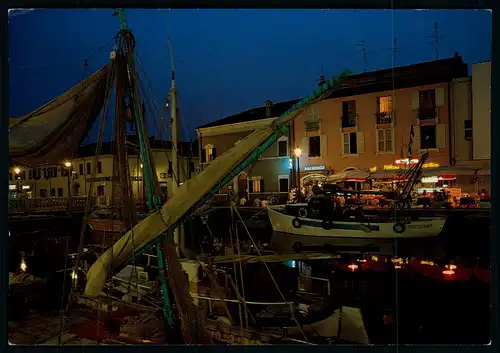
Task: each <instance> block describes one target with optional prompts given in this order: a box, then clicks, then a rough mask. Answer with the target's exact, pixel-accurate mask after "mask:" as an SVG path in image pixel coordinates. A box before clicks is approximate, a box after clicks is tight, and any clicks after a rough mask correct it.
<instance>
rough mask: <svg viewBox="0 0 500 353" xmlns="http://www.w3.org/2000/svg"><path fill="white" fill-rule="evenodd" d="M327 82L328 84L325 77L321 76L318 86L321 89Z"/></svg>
mask: <svg viewBox="0 0 500 353" xmlns="http://www.w3.org/2000/svg"><path fill="white" fill-rule="evenodd" d="M325 82H326V80H325V76H324V75H321V76H320V77H319V81H318V86H319V87H321V86H323V84H324V83H325Z"/></svg>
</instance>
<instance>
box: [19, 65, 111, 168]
mask: <svg viewBox="0 0 500 353" xmlns="http://www.w3.org/2000/svg"><path fill="white" fill-rule="evenodd" d="M110 67H111V66H110V65H106V66H104V67H103V68H102V69H100V70H99V71H97V72H96V73H94V74H93V75H91V76H89V77H87V78H86V79H85V80H83V81H82V82H80V83H78V84H77V85H75V86H74V87H72V88H70V89H69V90H67V91H66V92H64V93H63V94H62V95H60V96H59V97H57V98H55V99H54V100H52V101H51V102H49V103H47V104H45V105H44V106H42V107H41V108H38V109H37V110H35V111H33V112H31V113H29V114H27V115H25V116H23V117H21V118H17V119H12V118H11V119H9V155H10V158H11V160H12V162H13V163H15V164H19V165H26V166H32V167H33V166H39V165H47V164H52V165H54V164H61V163H62V161H64V160H65V159H66V158H71V157H73V156H74V155H75V154H76V152H77V150H78V147H79V146H80V144H81V142H82V141H83V139H84V138H85V137H86V136H87V134H88V132H89V130H90V128H91V127H92V124H93V123H94V121H95V120H96V119H97V117H98V116H99V113H100V112H101V109H102V106H103V103H104V100H105V97H106V91H107V85H108V83H109V82H108V78H109V77H110V75H111V70H110Z"/></svg>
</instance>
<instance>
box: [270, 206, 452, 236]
mask: <svg viewBox="0 0 500 353" xmlns="http://www.w3.org/2000/svg"><path fill="white" fill-rule="evenodd" d="M284 211H285V207H284V206H268V208H267V213H268V215H269V219H270V221H271V226H272V227H273V230H274V231H275V232H281V233H288V234H295V235H302V236H312V237H324V238H362V239H408V238H428V237H435V236H437V235H438V234H439V233H440V232H441V231H442V229H443V227H444V224H445V221H446V220H445V219H428V220H419V221H413V222H411V223H409V224H404V225H403V231H402V232H400V233H397V232H396V231H395V229H394V228H395V222H384V223H371V222H345V221H344V222H336V221H335V222H333V223H332V224H331V226H330V227H331V229H328V230H327V229H324V228H323V224H322V220H320V219H312V218H300V217H294V216H291V215H287V214H285V213H284ZM295 218H298V220H299V222H300V226H299V227H294V226H293V225H292V221H293V220H294V219H295Z"/></svg>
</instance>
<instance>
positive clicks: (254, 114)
mask: <svg viewBox="0 0 500 353" xmlns="http://www.w3.org/2000/svg"><path fill="white" fill-rule="evenodd" d="M459 77H468V68H467V64H465V63H464V62H463V59H462V57H461V56H459V55H458V54H455V56H454V57H452V58H448V59H441V60H434V61H428V62H424V63H419V64H412V65H406V66H398V67H395V68H394V69H393V68H389V69H383V70H377V71H371V72H364V73H361V74H355V75H350V76H348V77H347V78H345V79H344V80H342V82H341V83H340V84H339V85H338V86H337V87H336V88H334V89H333V90H332V92H331V94H330V95H328V96H327V97H326V98H325V99H332V98H339V97H348V96H356V95H361V94H368V93H375V92H383V91H390V90H392V89H393V88H394V89H403V88H409V87H417V86H424V85H432V84H436V83H442V82H449V81H451V80H453V79H454V78H459ZM393 78H394V79H393ZM298 101H300V99H294V100H290V101H286V102H281V103H275V104H274V105H273V106H272V107H271V114H270V116H266V107H265V106H262V107H258V108H252V109H249V110H246V111H244V112H241V113H238V114H235V115H231V116H228V117H226V118H223V119H219V120H216V121H212V122H211V123H208V124H205V125H202V126H198V127H197V128H196V129H203V128H207V127H213V126H221V125H229V124H235V123H242V122H247V121H253V120H259V119H265V118H269V117H278V116H280V115H281V114H283V113H285V112H286V111H287V110H288V109H290V108H291V107H292V106H293V105H295V103H297V102H298Z"/></svg>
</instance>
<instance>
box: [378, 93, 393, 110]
mask: <svg viewBox="0 0 500 353" xmlns="http://www.w3.org/2000/svg"><path fill="white" fill-rule="evenodd" d="M377 110H378V112H377V113H391V112H392V96H386V97H377Z"/></svg>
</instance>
